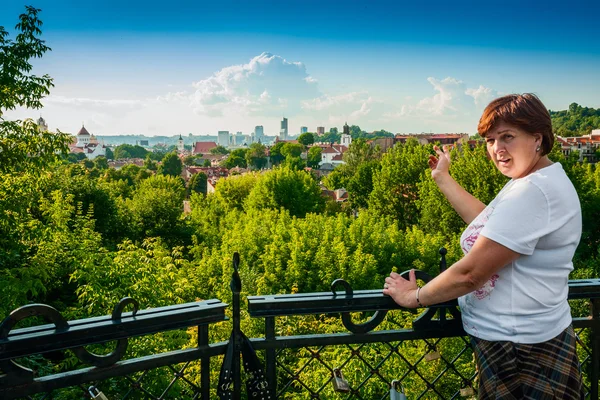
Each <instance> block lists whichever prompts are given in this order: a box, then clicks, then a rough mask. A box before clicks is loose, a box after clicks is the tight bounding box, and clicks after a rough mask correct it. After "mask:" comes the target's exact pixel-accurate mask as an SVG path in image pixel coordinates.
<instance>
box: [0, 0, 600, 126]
mask: <svg viewBox="0 0 600 400" xmlns="http://www.w3.org/2000/svg"><path fill="white" fill-rule="evenodd" d="M0 3H2V9H3V13H2V15H1V16H0V25H1V26H4V27H5V28H6V29H7V30H8V31H9V33H10V38H11V39H14V30H13V27H14V25H15V24H16V23H17V18H18V15H19V14H20V13H22V12H23V11H24V9H25V8H24V3H23V4H17V3H16V2H8V1H6V0H0ZM4 3H6V4H4ZM32 5H33V6H34V7H37V8H40V9H42V12H41V14H40V18H41V19H42V21H44V25H43V26H42V30H43V35H42V39H44V40H46V43H47V45H48V46H50V47H51V48H52V49H53V50H52V51H51V52H48V53H46V54H45V55H44V57H43V58H42V59H36V60H34V61H33V64H34V71H33V72H34V73H36V74H40V75H41V74H45V73H47V74H49V75H50V76H51V77H53V78H54V84H55V87H54V88H52V89H51V93H50V96H48V97H47V98H46V99H45V100H44V101H43V104H44V108H43V109H41V110H39V111H36V110H23V109H19V110H14V111H9V112H7V113H6V114H5V117H6V118H8V119H16V118H20V119H22V118H33V119H37V117H39V115H40V114H41V115H42V116H43V117H44V119H45V120H46V122H47V123H48V125H49V128H50V130H55V129H57V128H58V129H60V130H61V131H65V132H70V133H76V132H77V131H78V130H79V129H80V127H81V124H82V122H84V123H85V126H86V128H87V129H88V130H89V131H90V132H91V133H94V134H96V135H119V134H140V135H146V136H155V135H167V136H172V135H177V134H184V135H187V134H188V133H192V134H194V135H207V134H208V135H215V136H216V135H217V133H218V131H225V130H227V131H229V132H238V131H241V132H243V133H244V134H251V133H252V132H253V131H254V128H255V126H264V134H265V135H269V136H276V135H277V134H279V132H280V130H281V125H280V123H281V121H282V118H284V117H285V118H288V121H289V126H288V132H289V134H291V135H297V134H298V132H300V128H301V127H302V126H307V127H308V131H311V132H312V131H316V127H317V126H324V127H325V130H327V131H328V130H329V128H331V127H337V128H338V129H340V128H341V127H342V126H343V124H344V122H346V121H348V123H349V124H351V125H352V124H354V125H359V126H360V127H361V128H362V129H363V130H366V131H374V130H380V129H386V130H388V131H391V132H394V133H409V132H413V133H419V132H434V133H443V132H466V133H475V130H476V126H477V120H478V118H479V114H480V113H481V110H482V109H483V107H484V106H485V105H486V104H487V102H488V101H489V100H491V99H492V98H494V97H496V96H498V95H502V94H506V93H512V92H534V93H536V94H537V95H538V96H539V97H540V98H541V99H542V101H544V103H545V104H546V105H547V106H548V107H549V108H550V109H552V110H560V109H566V108H567V107H568V105H569V104H570V103H572V102H576V103H579V104H581V105H584V106H588V107H594V108H599V107H600V97H599V96H598V93H600V79H598V73H597V71H598V66H599V65H600V41H598V40H597V37H598V35H597V32H596V31H595V30H594V29H595V25H594V24H595V21H594V16H595V15H598V12H599V11H600V5H599V4H598V2H592V1H579V2H577V1H576V2H574V3H572V4H569V5H568V6H567V5H565V4H563V3H560V2H546V3H544V8H543V9H542V8H540V7H537V6H535V5H533V4H532V5H523V4H520V3H518V2H504V3H502V6H501V7H499V6H498V5H495V4H489V5H485V4H479V3H453V4H448V3H443V2H438V1H434V2H430V3H428V4H427V5H426V6H419V5H416V4H402V5H399V4H397V3H393V2H379V3H376V4H370V5H367V4H364V3H362V2H354V1H350V2H345V3H337V2H324V3H322V2H320V3H315V2H311V1H305V2H294V1H292V2H286V3H285V4H278V3H274V4H273V3H270V2H260V1H259V2H254V3H252V4H247V3H243V2H236V1H232V2H228V3H226V4H213V3H204V2H196V3H193V2H187V1H180V2H175V3H168V4H166V3H163V2H156V1H150V2H144V3H141V2H137V1H132V2H127V3H126V4H125V3H122V2H120V3H117V2H114V1H112V0H111V1H107V2H103V4H102V5H98V4H93V5H88V4H81V3H75V2H73V1H63V0H58V1H49V0H40V1H37V2H34V3H33V4H32Z"/></svg>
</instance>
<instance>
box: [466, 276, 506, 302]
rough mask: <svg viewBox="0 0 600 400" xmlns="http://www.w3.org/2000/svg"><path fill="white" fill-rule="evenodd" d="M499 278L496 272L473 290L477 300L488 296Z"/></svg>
mask: <svg viewBox="0 0 600 400" xmlns="http://www.w3.org/2000/svg"><path fill="white" fill-rule="evenodd" d="M498 278H500V276H499V275H498V274H494V275H492V277H491V278H490V279H489V280H488V281H487V282H486V283H485V285H483V286H482V287H480V288H479V289H477V290H476V291H474V292H473V294H474V295H475V297H476V298H477V300H483V299H485V298H486V297H488V296H489V295H490V294H491V293H492V291H493V290H494V288H495V287H496V281H497V280H498Z"/></svg>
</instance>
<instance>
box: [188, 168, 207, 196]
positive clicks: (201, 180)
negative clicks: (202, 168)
mask: <svg viewBox="0 0 600 400" xmlns="http://www.w3.org/2000/svg"><path fill="white" fill-rule="evenodd" d="M207 179H208V178H207V176H206V174H205V173H204V172H198V173H197V174H194V175H192V177H191V178H190V181H189V182H188V195H190V194H191V193H192V192H196V193H202V194H206V181H207Z"/></svg>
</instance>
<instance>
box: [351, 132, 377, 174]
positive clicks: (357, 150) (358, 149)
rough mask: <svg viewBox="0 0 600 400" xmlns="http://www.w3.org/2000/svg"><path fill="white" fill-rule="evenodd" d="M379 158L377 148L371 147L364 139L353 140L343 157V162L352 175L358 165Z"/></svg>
mask: <svg viewBox="0 0 600 400" xmlns="http://www.w3.org/2000/svg"><path fill="white" fill-rule="evenodd" d="M380 158H381V152H380V151H379V148H375V147H373V146H371V144H369V143H367V141H366V140H365V139H356V140H353V141H352V143H350V147H348V150H346V152H344V155H343V159H344V162H345V163H346V164H347V165H348V167H349V169H350V172H351V173H354V172H355V171H356V169H357V168H358V166H359V165H360V164H362V163H364V162H368V161H372V160H378V159H380Z"/></svg>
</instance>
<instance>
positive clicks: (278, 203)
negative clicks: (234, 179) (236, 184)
mask: <svg viewBox="0 0 600 400" xmlns="http://www.w3.org/2000/svg"><path fill="white" fill-rule="evenodd" d="M324 204H325V202H324V199H323V197H322V196H321V189H320V188H319V185H318V184H317V182H315V180H314V179H313V178H312V176H311V175H310V174H308V173H306V172H304V171H297V170H293V169H290V168H288V167H282V168H276V169H274V170H271V171H268V172H266V173H265V174H264V175H263V176H261V178H260V179H259V180H258V181H257V183H256V185H255V186H254V187H253V188H252V191H251V192H250V193H249V195H248V198H247V200H246V202H245V208H246V209H252V208H255V209H264V208H271V209H275V210H277V209H279V208H284V209H286V210H288V211H289V212H290V214H291V215H293V216H298V217H304V216H305V215H306V214H307V213H310V212H319V211H322V210H323V206H324Z"/></svg>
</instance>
